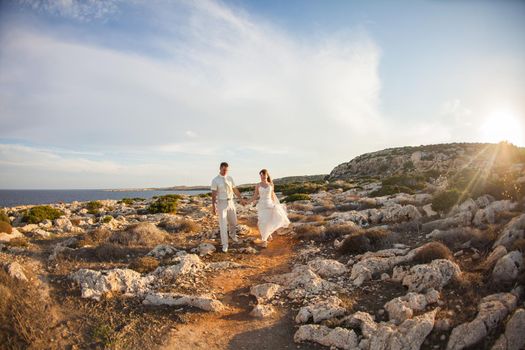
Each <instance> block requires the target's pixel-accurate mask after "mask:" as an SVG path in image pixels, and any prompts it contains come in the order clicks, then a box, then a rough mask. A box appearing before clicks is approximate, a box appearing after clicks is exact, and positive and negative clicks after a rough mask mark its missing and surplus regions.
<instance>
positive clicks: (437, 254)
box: [412, 242, 453, 264]
mask: <svg viewBox="0 0 525 350" xmlns="http://www.w3.org/2000/svg"><path fill="white" fill-rule="evenodd" d="M436 259H447V260H453V254H452V252H451V251H450V249H448V247H447V246H446V245H444V244H443V243H440V242H430V243H427V244H425V245H423V246H422V247H420V249H419V250H418V251H417V252H416V254H415V256H414V259H413V260H412V261H413V262H414V263H415V264H428V263H431V262H432V261H433V260H436Z"/></svg>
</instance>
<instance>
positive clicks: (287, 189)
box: [275, 182, 326, 196]
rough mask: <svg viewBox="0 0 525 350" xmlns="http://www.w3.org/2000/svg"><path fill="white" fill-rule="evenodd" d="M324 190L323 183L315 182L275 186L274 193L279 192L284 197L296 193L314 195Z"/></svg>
mask: <svg viewBox="0 0 525 350" xmlns="http://www.w3.org/2000/svg"><path fill="white" fill-rule="evenodd" d="M325 188H326V185H325V184H324V183H317V182H300V183H287V184H277V185H275V192H281V193H282V194H284V195H285V196H289V195H291V194H296V193H302V194H305V193H307V194H308V193H316V192H319V191H320V190H323V189H325Z"/></svg>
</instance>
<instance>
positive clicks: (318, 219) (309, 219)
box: [303, 214, 324, 222]
mask: <svg viewBox="0 0 525 350" xmlns="http://www.w3.org/2000/svg"><path fill="white" fill-rule="evenodd" d="M303 221H304V222H324V216H322V215H317V214H315V215H306V216H305V217H304V219H303Z"/></svg>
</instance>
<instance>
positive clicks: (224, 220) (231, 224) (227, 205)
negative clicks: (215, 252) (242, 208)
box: [217, 199, 237, 248]
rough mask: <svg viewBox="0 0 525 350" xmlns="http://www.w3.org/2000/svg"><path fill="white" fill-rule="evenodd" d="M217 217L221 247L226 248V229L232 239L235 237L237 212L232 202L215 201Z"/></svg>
mask: <svg viewBox="0 0 525 350" xmlns="http://www.w3.org/2000/svg"><path fill="white" fill-rule="evenodd" d="M217 216H218V217H219V228H220V231H221V244H222V247H223V248H228V228H229V230H230V234H231V235H232V237H235V235H236V232H235V229H236V225H237V211H236V210H235V203H234V202H233V200H221V199H219V200H218V201H217Z"/></svg>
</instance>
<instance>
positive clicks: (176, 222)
mask: <svg viewBox="0 0 525 350" xmlns="http://www.w3.org/2000/svg"><path fill="white" fill-rule="evenodd" d="M158 226H159V227H162V228H163V229H165V230H166V231H168V232H171V233H178V232H188V233H190V232H191V233H193V232H199V231H201V230H202V226H201V225H200V224H199V223H197V222H195V221H193V220H191V219H188V218H183V219H179V218H167V219H164V220H162V221H161V222H160V223H159V225H158Z"/></svg>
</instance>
